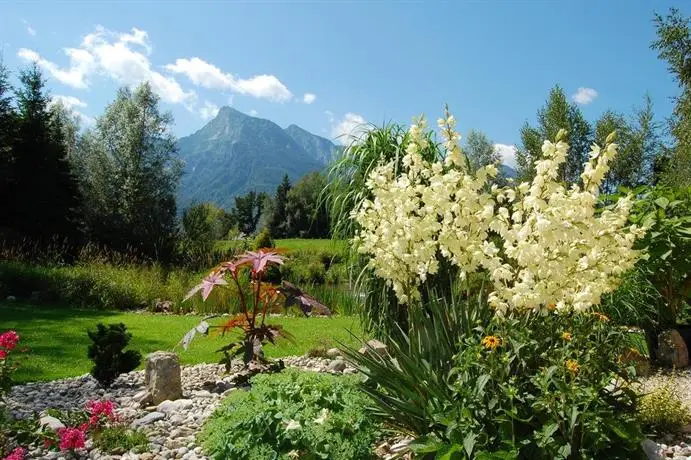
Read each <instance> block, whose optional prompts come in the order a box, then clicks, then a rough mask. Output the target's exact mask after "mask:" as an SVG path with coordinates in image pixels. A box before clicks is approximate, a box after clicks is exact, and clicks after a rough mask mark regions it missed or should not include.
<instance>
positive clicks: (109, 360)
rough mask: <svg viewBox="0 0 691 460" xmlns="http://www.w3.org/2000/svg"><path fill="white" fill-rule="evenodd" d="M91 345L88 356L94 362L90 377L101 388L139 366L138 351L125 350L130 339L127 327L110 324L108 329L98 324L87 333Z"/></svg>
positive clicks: (139, 356)
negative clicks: (91, 376)
mask: <svg viewBox="0 0 691 460" xmlns="http://www.w3.org/2000/svg"><path fill="white" fill-rule="evenodd" d="M88 335H89V338H90V339H91V340H92V342H93V343H92V344H91V345H89V349H88V356H89V359H91V360H92V361H93V362H94V367H93V368H92V369H91V375H93V376H94V378H95V379H96V380H98V382H99V383H100V384H101V385H103V386H106V387H107V386H110V384H111V383H113V381H114V380H115V379H116V377H117V376H118V375H120V374H124V373H125V372H130V371H133V370H134V369H136V368H137V366H139V363H140V362H141V358H142V355H141V354H140V353H139V352H138V351H134V350H127V351H125V348H126V347H127V345H128V344H129V342H130V340H131V339H132V334H130V333H128V332H127V327H126V326H125V325H124V324H122V323H120V324H110V325H108V327H106V326H104V325H103V324H101V323H99V324H98V325H97V326H96V330H95V331H88Z"/></svg>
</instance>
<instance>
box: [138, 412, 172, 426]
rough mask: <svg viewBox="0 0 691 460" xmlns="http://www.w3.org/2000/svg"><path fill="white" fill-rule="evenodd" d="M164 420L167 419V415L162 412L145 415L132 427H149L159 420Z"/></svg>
mask: <svg viewBox="0 0 691 460" xmlns="http://www.w3.org/2000/svg"><path fill="white" fill-rule="evenodd" d="M164 418H166V414H164V413H162V412H151V413H149V414H147V415H145V416H144V417H141V418H138V419H137V420H135V421H134V422H132V426H133V427H140V426H144V425H149V424H151V423H154V422H156V421H158V420H163V419H164Z"/></svg>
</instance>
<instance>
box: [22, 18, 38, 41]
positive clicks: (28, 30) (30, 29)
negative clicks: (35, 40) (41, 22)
mask: <svg viewBox="0 0 691 460" xmlns="http://www.w3.org/2000/svg"><path fill="white" fill-rule="evenodd" d="M22 23H23V24H24V25H25V26H26V33H28V34H29V35H31V36H32V37H35V36H36V29H34V28H33V27H31V24H29V21H27V20H26V19H22Z"/></svg>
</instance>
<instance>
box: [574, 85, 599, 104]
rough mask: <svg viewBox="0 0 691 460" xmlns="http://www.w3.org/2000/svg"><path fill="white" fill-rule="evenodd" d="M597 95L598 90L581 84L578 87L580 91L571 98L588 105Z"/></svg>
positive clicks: (577, 102)
mask: <svg viewBox="0 0 691 460" xmlns="http://www.w3.org/2000/svg"><path fill="white" fill-rule="evenodd" d="M597 96H598V94H597V91H595V90H594V89H593V88H584V87H582V86H581V87H580V88H578V91H576V92H575V93H574V94H573V95H572V96H571V99H573V101H574V102H575V103H576V104H581V105H586V104H590V103H591V102H593V101H594V100H595V98H596V97H597Z"/></svg>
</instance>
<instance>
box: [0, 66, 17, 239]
mask: <svg viewBox="0 0 691 460" xmlns="http://www.w3.org/2000/svg"><path fill="white" fill-rule="evenodd" d="M11 92H12V87H11V86H10V83H9V72H8V71H7V68H6V67H5V66H4V65H3V64H2V62H0V203H3V205H2V206H0V232H2V233H7V232H8V230H9V227H10V226H11V225H12V223H13V221H14V209H13V206H11V205H12V204H13V203H14V200H13V199H12V198H11V190H12V188H13V186H14V184H15V180H16V172H15V164H14V163H15V162H14V152H13V145H14V143H15V136H16V126H17V114H16V112H15V110H14V108H13V107H12V95H11Z"/></svg>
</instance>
